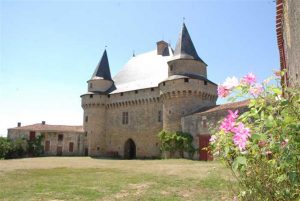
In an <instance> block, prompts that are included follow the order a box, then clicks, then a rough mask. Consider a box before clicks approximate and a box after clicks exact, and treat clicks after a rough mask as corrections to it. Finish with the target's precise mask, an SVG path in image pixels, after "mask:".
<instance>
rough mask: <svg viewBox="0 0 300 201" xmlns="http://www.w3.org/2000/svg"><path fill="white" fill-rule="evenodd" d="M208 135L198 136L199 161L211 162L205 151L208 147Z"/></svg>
mask: <svg viewBox="0 0 300 201" xmlns="http://www.w3.org/2000/svg"><path fill="white" fill-rule="evenodd" d="M209 139H210V135H199V160H202V161H208V160H212V159H213V157H212V154H211V153H210V152H209V150H207V148H208V147H209Z"/></svg>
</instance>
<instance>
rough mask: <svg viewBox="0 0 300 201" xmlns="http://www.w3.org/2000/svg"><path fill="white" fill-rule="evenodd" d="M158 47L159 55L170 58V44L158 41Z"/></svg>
mask: <svg viewBox="0 0 300 201" xmlns="http://www.w3.org/2000/svg"><path fill="white" fill-rule="evenodd" d="M156 45H157V55H162V56H169V55H170V54H169V49H168V46H169V44H168V43H167V42H165V41H163V40H161V41H158V42H157V43H156Z"/></svg>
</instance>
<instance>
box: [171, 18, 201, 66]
mask: <svg viewBox="0 0 300 201" xmlns="http://www.w3.org/2000/svg"><path fill="white" fill-rule="evenodd" d="M175 59H194V60H198V61H201V62H203V63H204V61H203V60H202V59H201V58H200V57H199V56H198V54H197V51H196V49H195V46H194V44H193V41H192V39H191V37H190V34H189V32H188V30H187V28H186V26H185V24H184V23H183V25H182V29H181V32H180V34H179V38H178V41H177V44H176V48H175V51H174V57H173V58H172V60H175Z"/></svg>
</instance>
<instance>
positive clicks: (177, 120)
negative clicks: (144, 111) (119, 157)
mask: <svg viewBox="0 0 300 201" xmlns="http://www.w3.org/2000/svg"><path fill="white" fill-rule="evenodd" d="M168 66H169V67H168V78H167V79H166V80H164V81H163V82H161V83H160V84H159V89H160V97H161V100H162V102H163V129H164V130H166V131H181V117H183V116H186V115H188V114H190V113H192V112H195V111H197V110H200V109H201V108H204V107H208V106H212V105H215V104H216V100H217V85H216V84H215V83H213V82H211V81H210V80H208V79H207V72H206V66H207V65H206V64H205V62H204V61H203V60H202V59H201V58H200V57H199V56H198V54H197V52H196V49H195V47H194V45H193V42H192V40H191V38H190V36H189V33H188V31H187V28H186V26H185V24H183V27H182V30H181V33H180V35H179V39H178V41H177V45H176V48H175V51H174V56H173V58H172V59H171V60H170V61H169V62H168Z"/></svg>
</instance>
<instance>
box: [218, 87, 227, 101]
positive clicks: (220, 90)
mask: <svg viewBox="0 0 300 201" xmlns="http://www.w3.org/2000/svg"><path fill="white" fill-rule="evenodd" d="M228 95H229V90H228V89H226V88H225V87H224V86H223V85H219V86H218V96H220V97H223V98H225V97H226V96H228Z"/></svg>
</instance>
